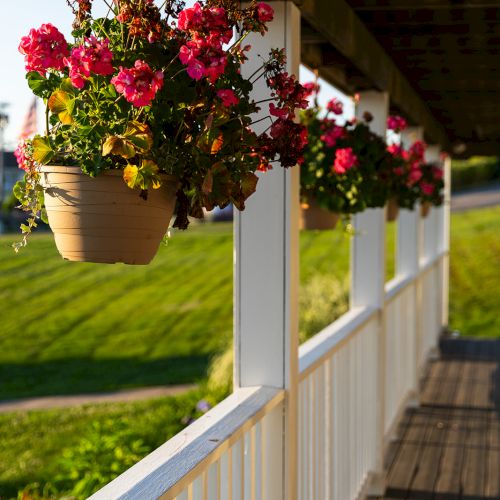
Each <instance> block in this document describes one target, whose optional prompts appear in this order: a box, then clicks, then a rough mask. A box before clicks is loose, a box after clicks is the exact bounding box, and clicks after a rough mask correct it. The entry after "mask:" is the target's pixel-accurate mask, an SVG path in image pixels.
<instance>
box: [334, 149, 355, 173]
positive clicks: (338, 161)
mask: <svg viewBox="0 0 500 500" xmlns="http://www.w3.org/2000/svg"><path fill="white" fill-rule="evenodd" d="M357 164H358V158H357V156H356V155H355V154H354V152H353V150H352V148H341V149H337V151H335V161H334V163H333V171H334V172H335V173H336V174H345V173H346V172H347V171H348V170H349V169H351V168H353V167H356V166H357Z"/></svg>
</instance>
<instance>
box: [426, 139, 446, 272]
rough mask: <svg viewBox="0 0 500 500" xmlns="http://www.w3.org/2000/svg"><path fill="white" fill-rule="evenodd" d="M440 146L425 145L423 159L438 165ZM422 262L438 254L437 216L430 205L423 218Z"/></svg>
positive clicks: (436, 211) (434, 208) (436, 212)
mask: <svg viewBox="0 0 500 500" xmlns="http://www.w3.org/2000/svg"><path fill="white" fill-rule="evenodd" d="M440 156H441V148H440V146H439V145H437V144H432V145H429V146H428V147H427V150H426V152H425V160H426V161H427V162H430V163H435V164H436V165H440ZM423 238H424V241H423V255H422V260H423V262H422V263H423V264H426V263H428V262H430V261H432V260H434V259H435V258H436V257H437V255H438V254H439V217H438V210H436V207H434V206H433V207H431V210H430V212H429V215H428V216H427V217H426V218H425V219H424V220H423Z"/></svg>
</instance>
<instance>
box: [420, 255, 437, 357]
mask: <svg viewBox="0 0 500 500" xmlns="http://www.w3.org/2000/svg"><path fill="white" fill-rule="evenodd" d="M442 261H443V257H440V258H439V259H438V260H437V261H435V262H433V263H431V264H430V265H428V266H426V268H425V269H423V270H422V272H421V274H420V277H419V284H418V286H419V292H418V293H419V303H420V306H419V307H420V311H419V313H420V316H419V325H420V328H419V329H420V331H419V337H420V342H419V344H420V352H419V358H418V359H419V365H420V367H422V365H423V364H424V363H425V361H426V359H427V357H428V355H429V353H430V352H431V350H432V349H434V348H435V347H436V346H437V343H438V339H439V336H440V334H441V331H442V328H443V324H442V300H443V299H442V288H443V272H442Z"/></svg>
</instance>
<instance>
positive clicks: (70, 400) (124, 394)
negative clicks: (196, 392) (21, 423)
mask: <svg viewBox="0 0 500 500" xmlns="http://www.w3.org/2000/svg"><path fill="white" fill-rule="evenodd" d="M195 387H196V385H192V384H185V385H169V386H159V387H145V388H139V389H130V390H127V391H116V392H104V393H99V394H77V395H71V396H45V397H40V398H26V399H17V400H12V401H0V413H7V412H10V411H26V410H48V409H51V408H67V407H69V406H80V405H85V404H99V403H127V402H131V401H141V400H144V399H153V398H159V397H164V396H175V395H176V394H181V393H183V392H186V391H189V390H190V389H194V388H195Z"/></svg>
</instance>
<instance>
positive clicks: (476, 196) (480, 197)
mask: <svg viewBox="0 0 500 500" xmlns="http://www.w3.org/2000/svg"><path fill="white" fill-rule="evenodd" d="M493 205H500V183H499V182H495V183H492V184H488V185H487V186H485V187H481V188H477V189H473V190H467V191H465V192H461V193H457V194H454V195H453V196H452V197H451V210H452V211H453V212H460V211H464V210H471V209H474V208H483V207H490V206H493Z"/></svg>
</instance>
